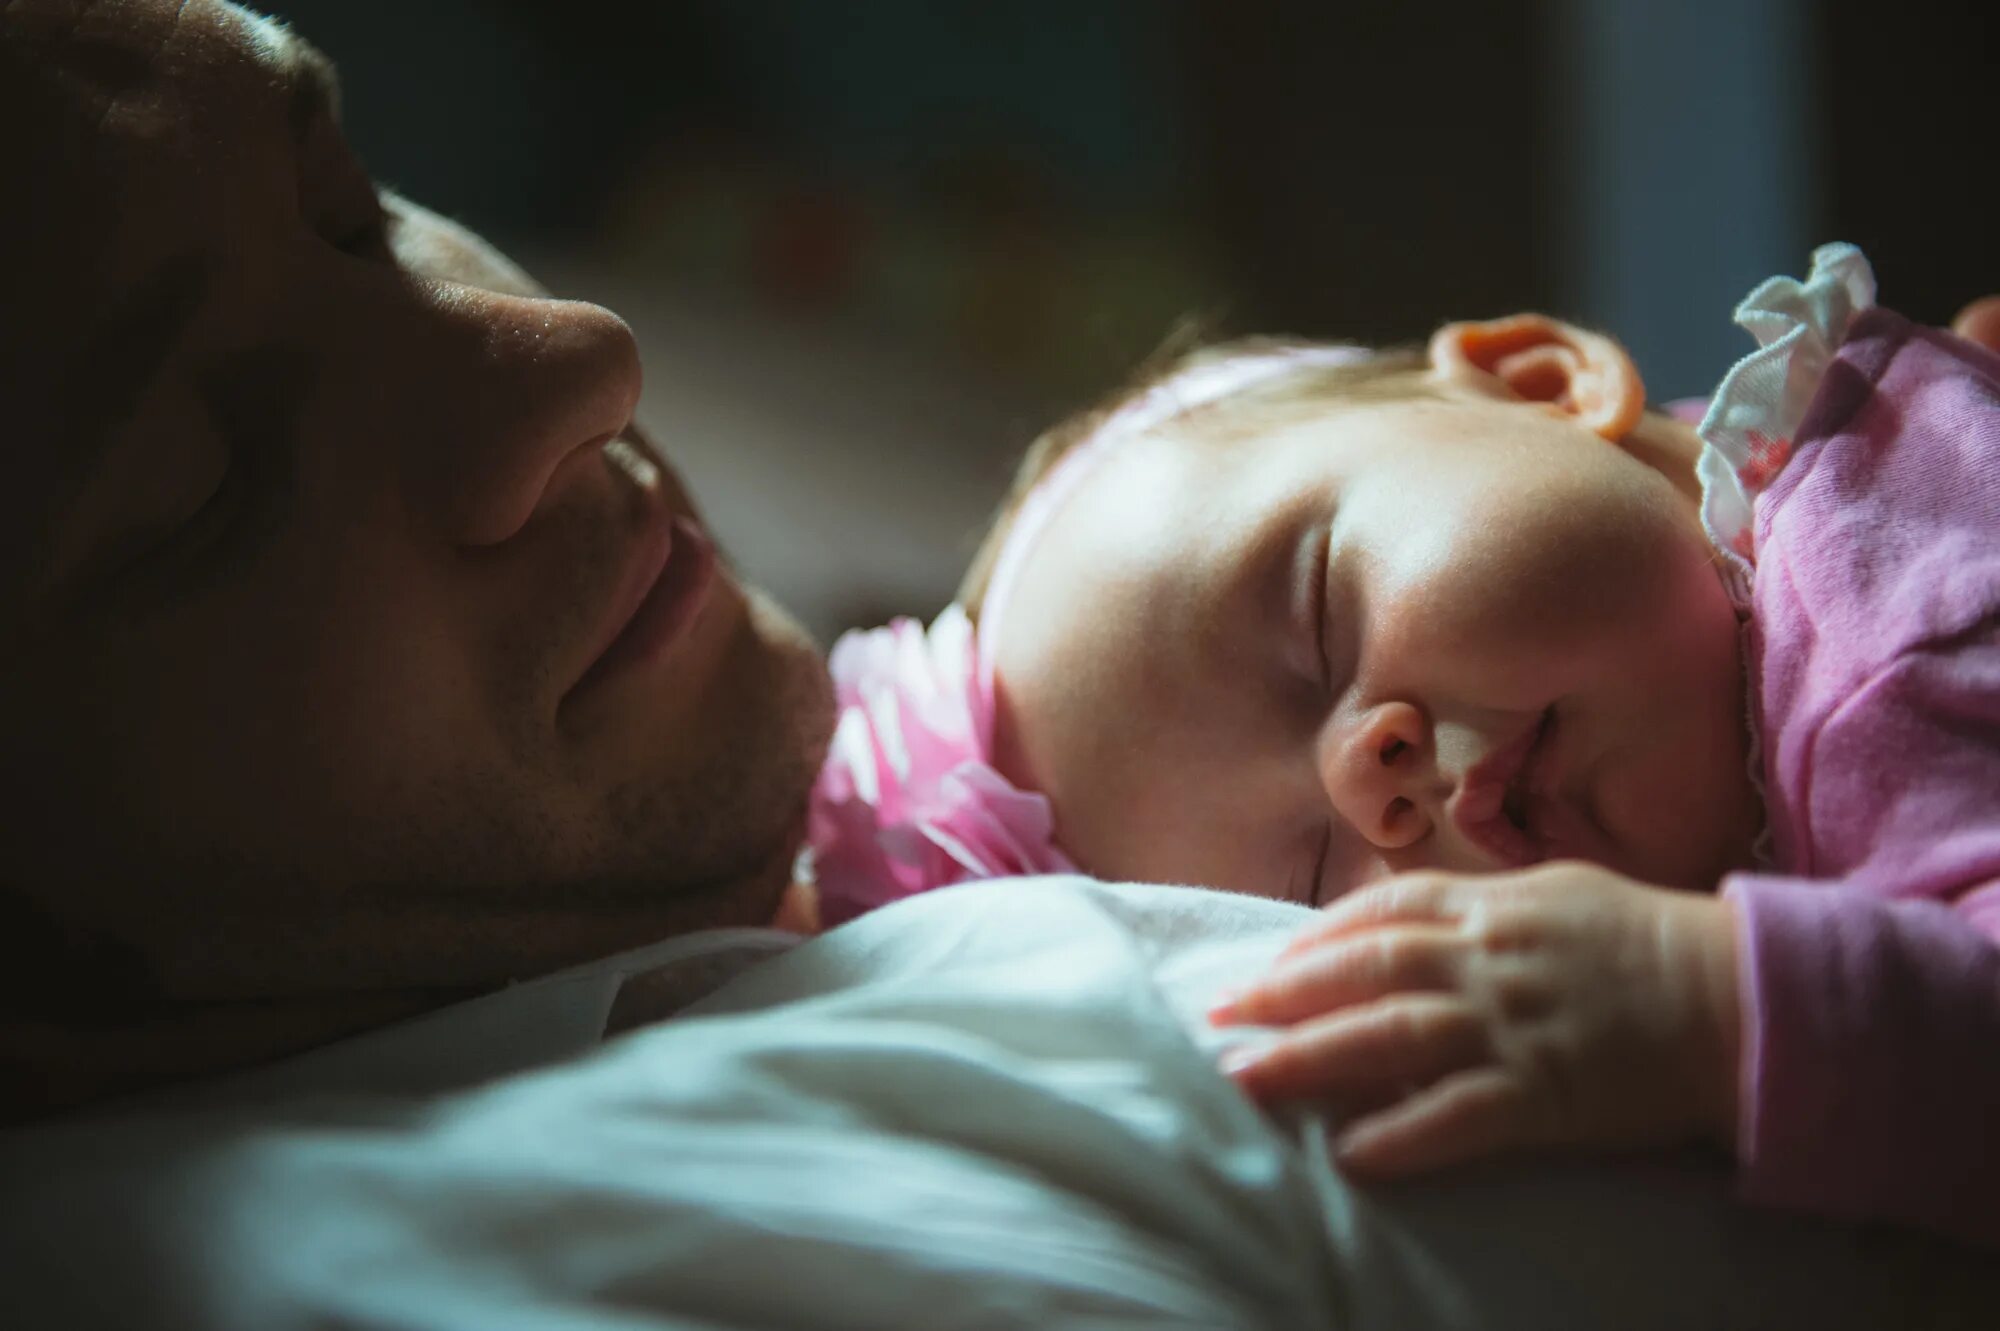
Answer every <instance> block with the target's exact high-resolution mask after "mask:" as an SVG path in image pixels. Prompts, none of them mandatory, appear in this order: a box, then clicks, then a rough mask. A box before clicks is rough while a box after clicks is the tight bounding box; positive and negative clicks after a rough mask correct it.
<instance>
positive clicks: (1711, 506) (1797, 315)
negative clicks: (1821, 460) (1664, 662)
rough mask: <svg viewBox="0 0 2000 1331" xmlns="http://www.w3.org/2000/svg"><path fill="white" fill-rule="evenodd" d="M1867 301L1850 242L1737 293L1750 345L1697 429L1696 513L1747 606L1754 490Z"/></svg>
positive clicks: (1787, 454) (1781, 459)
mask: <svg viewBox="0 0 2000 1331" xmlns="http://www.w3.org/2000/svg"><path fill="white" fill-rule="evenodd" d="M1874 303H1875V273H1874V270H1873V269H1871V268H1870V267H1869V266H1868V260H1867V259H1866V258H1865V257H1863V255H1862V253H1861V251H1860V250H1858V249H1856V248H1855V247H1854V246H1852V245H1847V244H1833V245H1822V246H1820V247H1819V248H1818V249H1816V250H1814V251H1813V264H1812V276H1810V277H1808V278H1806V280H1805V281H1803V282H1800V281H1797V280H1796V279H1794V278H1789V277H1773V278H1770V279H1768V280H1766V281H1765V282H1763V283H1762V284H1761V285H1759V286H1758V287H1757V289H1756V290H1754V291H1752V292H1751V293H1750V294H1749V295H1748V296H1745V297H1744V298H1743V302H1742V304H1740V305H1738V306H1737V307H1736V322H1737V323H1738V324H1740V325H1742V326H1743V327H1744V328H1745V329H1747V330H1748V331H1749V333H1750V335H1751V336H1752V337H1754V338H1756V339H1757V350H1755V351H1753V352H1751V353H1750V354H1749V355H1747V356H1745V357H1744V358H1743V359H1742V360H1740V361H1738V362H1736V365H1735V366H1734V368H1732V369H1731V370H1730V371H1729V373H1728V374H1727V375H1725V376H1723V380H1722V384H1721V386H1720V387H1718V388H1717V389H1716V390H1715V397H1714V398H1713V399H1712V400H1710V402H1709V404H1708V412H1707V414H1706V415H1704V416H1703V417H1702V418H1701V424H1700V425H1699V426H1698V427H1696V428H1697V430H1698V432H1699V433H1700V435H1701V440H1702V444H1703V447H1702V450H1701V459H1700V461H1699V462H1697V463H1696V464H1695V472H1696V474H1697V475H1698V476H1700V478H1701V495H1702V502H1701V517H1702V524H1703V525H1704V526H1705V527H1706V528H1707V529H1708V538H1709V540H1710V541H1712V542H1713V543H1714V545H1715V548H1716V549H1717V550H1718V551H1720V552H1721V554H1722V561H1723V562H1722V575H1723V585H1724V586H1726V587H1727V588H1728V589H1729V594H1730V597H1731V598H1732V599H1733V600H1734V601H1735V602H1736V606H1737V609H1738V610H1741V611H1745V612H1747V611H1748V610H1749V607H1750V575H1751V572H1752V571H1753V569H1754V568H1755V566H1756V552H1755V548H1754V546H1753V544H1752V536H1751V530H1752V529H1751V518H1752V514H1753V510H1754V506H1755V504H1756V502H1757V496H1758V495H1760V494H1762V493H1763V492H1764V489H1765V488H1766V487H1767V486H1769V485H1770V483H1771V481H1772V479H1773V478H1775V477H1776V476H1777V474H1778V473H1779V472H1780V471H1782V470H1783V469H1784V466H1785V464H1786V463H1787V462H1789V461H1790V460H1791V455H1792V441H1793V439H1794V438H1795V437H1796V436H1797V433H1798V428H1799V423H1800V422H1801V421H1802V420H1804V419H1805V414H1806V408H1807V406H1808V405H1809V404H1810V403H1811V402H1812V399H1813V394H1814V393H1815V392H1817V391H1818V389H1819V381H1820V379H1821V377H1822V376H1823V375H1825V373H1826V367H1827V366H1828V365H1829V364H1830V363H1831V362H1832V360H1833V356H1834V353H1835V352H1836V351H1838V350H1839V349H1840V343H1841V340H1842V339H1843V338H1845V337H1846V336H1847V329H1848V326H1849V325H1850V324H1852V323H1853V322H1854V317H1855V315H1857V314H1859V313H1860V312H1861V311H1863V310H1865V309H1867V308H1868V307H1869V306H1871V305H1873V304H1874Z"/></svg>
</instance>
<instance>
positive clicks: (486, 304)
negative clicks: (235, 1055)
mask: <svg viewBox="0 0 2000 1331" xmlns="http://www.w3.org/2000/svg"><path fill="white" fill-rule="evenodd" d="M321 64H322V62H320V61H319V59H318V57H316V56H315V55H314V54H313V53H312V52H311V51H310V49H309V48H307V47H305V46H304V45H303V43H301V42H299V41H297V40H296V39H294V38H292V37H291V36H290V35H288V34H287V33H286V32H284V31H283V30H282V29H280V28H279V27H277V26H276V25H273V24H269V23H267V22H264V21H262V20H260V19H257V18H255V17H253V16H250V15H247V14H245V13H243V12H242V11H240V10H236V9H234V8H231V7H229V6H227V5H223V4H218V3H215V2H214V0H190V3H188V4H186V5H185V6H184V7H183V6H181V5H178V4H175V3H168V2H166V0H160V2H159V3H153V2H151V0H125V2H123V3H109V4H98V5H94V6H82V5H75V4H36V3H26V4H15V5H11V6H9V7H8V8H7V10H6V16H5V18H4V19H0V103H3V104H4V105H0V170H4V172H5V174H6V175H7V177H8V178H9V179H11V180H13V181H14V182H15V187H14V188H13V189H11V190H10V191H9V192H10V194H11V195H12V197H13V198H14V199H15V200H16V202H15V204H14V205H13V206H11V207H10V208H9V209H7V210H6V211H5V213H4V214H0V284H4V285H3V286H0V308H4V309H5V311H6V319H5V323H4V325H0V403H4V421H5V424H4V426H0V450H4V456H5V458H6V463H7V470H8V484H7V485H6V486H5V487H4V489H3V490H0V510H4V511H0V644H4V647H0V774H4V779H5V781H6V785H7V795H8V813H7V816H6V820H5V824H4V831H0V838H4V841H0V846H3V847H4V859H0V877H4V878H6V879H7V880H8V883H9V886H10V888H11V889H12V893H13V895H14V896H15V897H16V898H20V897H25V898H26V899H27V900H28V901H29V902H31V903H33V905H34V906H35V907H37V908H38V909H39V910H40V912H41V913H42V914H44V915H45V916H52V917H54V918H55V919H56V920H58V921H60V922H62V925H63V927H64V929H65V930H66V931H68V932H70V933H72V934H80V935H86V936H90V937H93V938H95V939H99V940H104V939H108V940H110V941H111V942H113V943H114V944H115V945H117V946H119V947H121V948H124V949H127V950H136V952H137V953H138V954H139V955H140V956H141V957H142V958H143V959H144V961H145V963H146V965H147V969H148V970H149V972H150V973H151V977H152V978H153V979H154V980H156V981H157V983H159V984H160V985H162V986H164V988H165V990H166V991H167V992H168V994H170V995H171V996H173V997H176V998H190V999H216V1000H228V999H234V998H242V997H250V996H258V997H265V996H270V995H281V996H300V995H307V994H310V995H319V996H335V995H339V994H343V993H349V992H352V991H356V990H367V989H383V988H392V987H398V986H429V987H436V988H446V987H456V986H479V985H485V984H490V983H493V982H496V981H499V980H502V979H505V978H507V977H509V976H515V975H521V974H528V973H533V972H537V971H542V970H546V969H549V968H551V967H553V966H556V965H560V964H563V963H565V962H568V961H573V960H578V959H582V958H585V957H588V956H592V955H598V954H602V953H603V952H606V951H609V950H613V949H615V948H617V947H620V946H623V945H628V944H631V943H635V942H640V941H645V940H647V939H649V938H652V937H657V936H660V935H662V934H665V933H670V932H673V931H676V930H679V929H684V928H688V927H693V926H696V925H703V924H713V923H761V922H763V921H764V920H765V919H766V918H768V917H769V915H770V913H771V910H772V909H773V907H774V906H775V904H776V900H777V894H778V892H779V891H780V890H781V889H782V888H783V886H784V885H785V883H786V882H787V881H788V880H789V879H788V870H789V865H790V858H791V856H792V854H793V851H794V849H795V846H796V840H797V836H798V832H799V828H800V827H801V825H802V819H803V802H804V794H805V791H806V789H807V787H808V785H809V784H810V781H811V777H812V773H813V770H814V768H815V766H816V764H817V761H818V756H819V753H820V750H821V747H822V745H823V743H824V738H825V734H826V730H827V727H828V713H829V708H828V704H827V700H826V685H825V680H824V675H823V671H822V669H821V666H820V664H819V660H818V657H817V654H816V653H815V652H814V651H813V649H812V647H811V645H810V644H809V643H808V642H807V641H806V640H805V639H804V638H803V636H802V635H801V634H800V633H799V632H798V631H797V629H796V628H795V627H794V626H793V625H792V624H791V623H790V621H789V620H787V619H786V618H785V617H784V616H783V615H782V613H780V612H779V611H778V610H776V609H775V607H773V606H771V605H770V604H769V603H768V602H766V601H764V600H762V599H760V598H759V597H758V596H757V595H756V594H755V593H752V592H749V591H747V590H746V589H743V588H741V587H739V586H738V585H737V584H736V583H735V582H734V581H733V580H732V578H731V577H730V576H729V574H728V573H727V571H726V570H723V569H722V568H721V567H720V566H719V564H718V563H717V562H715V561H714V560H713V559H712V557H711V555H710V551H709V548H708V546H707V542H706V538H705V536H704V535H703V534H702V533H701V531H700V529H699V527H698V525H696V524H695V519H694V513H693V509H692V506H691V504H690V502H689V499H688V496H687V495H686V494H685V493H684V491H683V490H682V489H681V487H680V485H679V484H678V482H677V481H676V480H675V478H674V477H673V476H672V475H671V474H670V473H669V472H668V471H667V470H666V469H665V467H664V465H662V464H661V463H660V461H659V458H658V455H657V454H656V453H655V452H654V451H653V449H652V446H651V445H650V444H648V443H647V442H646V441H644V440H643V439H642V438H641V437H640V436H639V435H638V434H637V433H636V432H635V430H634V429H633V426H632V423H631V412H632V410H633V405H634V403H635V402H637V400H638V396H639V362H638V357H637V354H636V351H635V349H634V347H633V343H632V339H631V335H630V333H629V331H628V330H627V328H626V326H625V325H624V324H623V323H622V322H621V321H620V320H619V319H617V318H616V317H615V316H613V315H612V314H610V313H609V312H607V311H605V310H603V309H600V308H598V307H596V306H592V305H585V304H579V303H573V302H565V301H556V300H551V299H547V298H545V297H544V296H543V295H542V294H541V293H540V292H539V291H538V290H536V289H535V288H534V287H533V286H532V284H531V283H530V282H529V281H528V279H527V278H526V277H525V276H523V275H522V274H521V273H520V272H519V271H518V270H517V269H515V268H513V267H512V266H511V265H509V264H508V263H507V262H506V261H505V260H504V259H502V258H500V256H498V255H497V254H496V253H494V252H493V251H492V250H490V249H489V248H487V247H486V246H485V245H484V244H483V243H482V242H480V241H479V240H478V239H477V238H475V237H473V236H471V235H470V234H469V233H467V232H465V231H463V230H461V229H459V228H457V227H455V226H453V225H451V224H450V223H447V222H445V221H443V220H442V219H439V218H437V217H435V216H433V215H431V214H429V213H426V212H424V211H423V210H422V209H419V208H417V207H415V206H414V205H412V204H409V203H407V202H404V201H401V200H398V199H394V198H381V199H378V195H377V193H376V191H375V189H374V188H373V186H372V185H371V183H370V181H369V178H368V176H367V175H366V173H365V172H364V171H363V169H362V167H361V165H360V164H359V163H358V162H357V161H356V160H355V159H354V157H353V155H352V153H351V151H350V150H349V149H348V148H347V146H346V145H345V143H344V141H343V139H342V137H341V134H340V130H339V127H338V123H337V121H336V119H335V114H334V108H333V106H332V105H331V100H332V99H331V96H330V91H331V90H330V88H329V87H328V86H327V80H326V76H325V71H323V69H322V68H321ZM420 128H421V127H413V129H420ZM663 556H664V561H665V562H664V565H663V564H662V562H661V560H662V557H663ZM642 598H643V600H642ZM635 604H637V605H638V608H637V611H636V613H635V611H634V606H635ZM628 629H629V631H627V630H628ZM614 639H617V640H618V641H617V642H616V645H614V646H609V647H607V644H611V643H613V640H614Z"/></svg>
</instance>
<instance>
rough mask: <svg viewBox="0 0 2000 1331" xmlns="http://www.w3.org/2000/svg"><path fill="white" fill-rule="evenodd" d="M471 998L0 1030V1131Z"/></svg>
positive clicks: (213, 1010) (193, 1011) (410, 996)
mask: <svg viewBox="0 0 2000 1331" xmlns="http://www.w3.org/2000/svg"><path fill="white" fill-rule="evenodd" d="M472 996H473V992H472V991H466V992H459V991H438V990H420V991H410V992H398V993H381V994H358V995H352V996H343V997H339V998H309V999H275V1000H271V1001H267V1002H255V1003H228V1004H218V1003H204V1004H184V1005H171V1006H166V1007H162V1008H159V1009H157V1010H154V1011H149V1012H146V1013H142V1014H135V1015H134V1016H133V1018H132V1019H131V1020H129V1021H126V1022H122V1023H119V1024H115V1025H106V1024H98V1023H93V1024H91V1025H87V1026H86V1025H76V1026H65V1025H60V1024H57V1023H55V1022H50V1021H46V1020H6V1021H5V1022H4V1024H0V1122H22V1121H27V1120H32V1119H37V1118H43V1117H47V1116H49V1115H51V1114H57V1113H62V1112H64V1111H67V1110H73V1109H80V1108H84V1107H88V1106H91V1105H95V1104H98V1103H100V1102H103V1101H107V1100H112V1099H116V1098H118V1097H121V1096H126V1095H133V1094H137V1093H139V1092H142V1091H147V1090H153V1089H156V1088H161V1087H165V1086H170V1085H172V1084H174V1083H176V1082H181V1081H190V1080H195V1079H198V1078H202V1077H209V1076H217V1075H220V1074H222V1073H226V1072H234V1071H237V1070H240V1069H243V1068H248V1067H254V1066H256V1065H257V1064H259V1063H266V1062H270V1061H271V1060H273V1059H277V1058H282V1057H284V1056H285V1055H288V1054H295V1053H302V1052H304V1051H305V1050H308V1049H313V1048H316V1047H318V1046H320V1045H324V1044H329V1043H331V1042H332V1041H335V1040H338V1039H341V1038H342V1037H344V1036H349V1035H358V1034H360V1033H361V1032H363V1031H369V1030H374V1029H376V1028H378V1027H381V1026H387V1025H389V1024H391V1023H393V1022H397V1021H403V1020H406V1019H408V1018H410V1017H414V1016H418V1015H420V1014H421V1013H424V1012H428V1011H430V1010H432V1009H434V1008H438V1007H442V1006H444V1005H445V1004H447V1003H452V1002H456V1001H459V1000H461V999H464V998H470V997H472Z"/></svg>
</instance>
